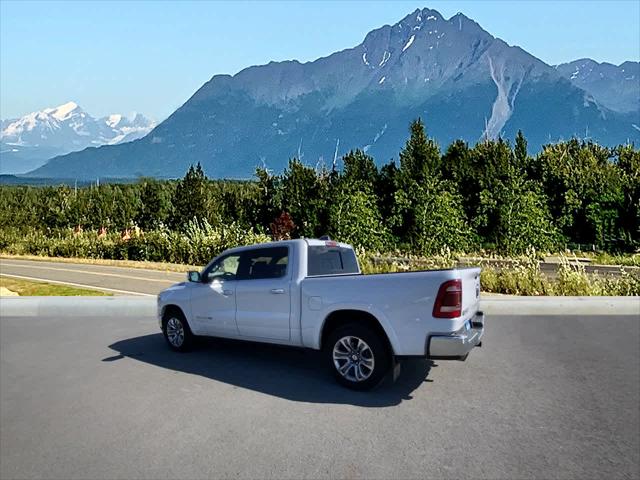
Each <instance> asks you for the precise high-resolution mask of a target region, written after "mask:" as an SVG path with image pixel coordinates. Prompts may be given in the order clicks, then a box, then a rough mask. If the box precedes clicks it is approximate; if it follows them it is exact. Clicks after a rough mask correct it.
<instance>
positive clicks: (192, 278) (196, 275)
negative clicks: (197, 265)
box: [187, 270, 202, 283]
mask: <svg viewBox="0 0 640 480" xmlns="http://www.w3.org/2000/svg"><path fill="white" fill-rule="evenodd" d="M187 281H189V282H194V283H202V277H201V276H200V272H196V271H193V270H192V271H190V272H189V273H187Z"/></svg>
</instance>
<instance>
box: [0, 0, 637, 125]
mask: <svg viewBox="0 0 640 480" xmlns="http://www.w3.org/2000/svg"><path fill="white" fill-rule="evenodd" d="M423 7H429V8H435V9H436V10H438V11H440V13H441V14H442V15H443V16H445V17H446V18H448V17H450V16H452V15H454V14H455V13H456V12H458V11H461V12H463V13H464V14H465V15H467V16H468V17H470V18H473V19H474V20H476V21H477V22H478V23H480V25H482V26H483V27H484V28H485V29H486V30H488V31H489V32H490V33H492V34H493V35H495V36H498V37H500V38H502V39H503V40H505V41H506V42H507V43H509V44H511V45H519V46H521V47H523V48H524V49H525V50H527V51H529V52H530V53H532V54H533V55H535V56H537V57H539V58H540V59H542V60H543V61H545V62H547V63H550V64H556V63H561V62H566V61H570V60H574V59H578V58H583V57H590V58H593V59H595V60H597V61H607V62H611V63H615V64H619V63H621V62H623V61H625V60H636V61H637V60H639V59H640V2H639V1H638V0H622V1H614V0H610V1H588V0H587V1H577V0H575V1H544V0H536V1H528V0H520V1H515V0H512V1H507V0H504V1H482V0H473V1H430V2H428V1H393V2H391V1H375V2H365V1H348V2H344V1H337V0H334V1H330V0H325V1H304V2H302V1H300V2H296V1H287V2H268V1H259V2H221V1H220V2H214V1H210V2H207V1H196V2H170V1H164V2H161V1H151V0H149V1H141V2H124V1H111V2H98V1H88V2H80V1H71V2H57V1H52V0H46V1H43V2H26V1H19V2H18V1H10V0H0V117H1V118H11V117H16V116H20V115H23V114H25V113H28V112H31V111H34V110H40V109H42V108H44V107H46V106H54V105H58V104H62V103H64V102H66V101H69V100H74V101H76V102H78V103H79V104H80V105H81V106H82V107H83V108H84V109H85V110H87V111H88V112H89V113H91V114H92V115H95V116H101V115H106V114H108V113H113V112H119V113H127V114H128V113H131V112H133V111H138V112H141V113H144V114H146V115H148V116H151V117H152V118H155V119H157V120H161V119H163V118H165V117H166V116H168V115H169V114H170V113H171V112H173V111H174V110H175V109H176V108H177V107H179V106H180V105H181V104H182V103H184V102H185V101H186V100H187V99H188V98H189V97H190V96H191V95H192V94H193V92H195V90H196V89H197V88H199V87H200V86H201V85H202V84H203V83H204V82H206V81H207V80H209V79H210V78H211V77H212V76H213V75H215V74H218V73H231V74H233V73H236V72H238V71H239V70H241V69H242V68H244V67H247V66H249V65H256V64H263V63H267V62H269V61H270V60H285V59H298V60H300V61H308V60H314V59H316V58H318V57H320V56H325V55H328V54H330V53H332V52H334V51H336V50H341V49H344V48H348V47H352V46H355V45H357V44H359V43H360V42H361V41H362V39H363V38H364V36H365V34H366V33H367V32H368V31H370V30H372V29H374V28H377V27H380V26H382V25H384V24H393V23H395V22H397V21H398V20H400V19H401V18H402V17H404V16H405V15H407V14H408V13H410V12H412V11H413V10H415V9H416V8H423Z"/></svg>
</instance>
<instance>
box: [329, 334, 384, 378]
mask: <svg viewBox="0 0 640 480" xmlns="http://www.w3.org/2000/svg"><path fill="white" fill-rule="evenodd" d="M354 339H359V340H361V341H362V342H364V344H365V345H366V347H367V348H362V349H360V348H359V347H362V345H361V344H359V342H357V341H355V340H354ZM385 340H386V339H384V338H382V337H381V335H380V334H379V333H378V332H376V331H374V330H372V329H371V328H369V327H367V326H365V325H362V324H360V323H348V324H346V325H343V326H340V327H338V328H336V329H335V330H334V331H333V332H331V333H330V334H329V336H328V338H327V342H326V345H325V349H324V350H325V355H326V359H327V363H328V364H329V368H331V371H332V372H333V374H334V375H335V377H336V379H337V380H338V383H340V384H341V385H344V386H345V387H348V388H351V389H353V390H370V389H371V388H373V387H375V386H377V385H378V384H379V383H380V382H381V381H382V379H383V378H384V377H385V376H386V375H387V373H388V372H389V369H390V368H391V352H390V350H389V347H388V346H387V342H386V341H385ZM338 343H341V345H337V344H338ZM345 344H350V346H351V351H350V352H351V355H350V356H349V357H350V358H349V360H346V357H345V358H334V350H336V354H338V355H339V356H340V357H342V356H343V354H344V352H346V351H347V348H346V346H345ZM368 351H370V353H368ZM353 354H355V355H356V356H357V357H358V358H357V360H356V359H355V357H353V356H352V355H353ZM370 359H372V360H373V363H371V361H370ZM349 362H350V363H351V366H350V367H346V365H347V363H349ZM369 365H372V368H370V367H369ZM340 367H342V370H343V373H341V372H340V370H339V368H340ZM345 368H346V370H345ZM363 374H364V376H363ZM358 376H359V377H360V379H356V378H355V377H358Z"/></svg>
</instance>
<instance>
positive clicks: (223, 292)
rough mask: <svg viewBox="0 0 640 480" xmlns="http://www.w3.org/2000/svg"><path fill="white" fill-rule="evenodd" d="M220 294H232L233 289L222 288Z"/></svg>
mask: <svg viewBox="0 0 640 480" xmlns="http://www.w3.org/2000/svg"><path fill="white" fill-rule="evenodd" d="M222 294H223V295H226V296H229V295H233V290H223V291H222Z"/></svg>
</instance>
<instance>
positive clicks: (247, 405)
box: [0, 316, 640, 479]
mask: <svg viewBox="0 0 640 480" xmlns="http://www.w3.org/2000/svg"><path fill="white" fill-rule="evenodd" d="M639 324H640V319H639V318H638V317H634V316H626V317H602V316H591V317H579V316H573V317H568V316H567V317H553V316H548V317H532V316H521V317H512V318H509V317H497V316H496V317H491V318H488V319H487V332H486V337H485V341H484V346H483V347H482V348H479V349H476V350H475V351H474V352H473V353H472V354H471V356H470V357H469V359H468V360H467V361H466V362H444V361H439V362H437V363H436V364H433V365H432V364H430V363H428V362H426V361H424V360H411V361H406V362H405V363H404V365H403V371H402V374H401V376H400V378H399V379H398V381H397V382H396V383H395V384H390V383H389V382H387V383H386V384H384V385H382V386H381V387H379V388H378V389H377V390H374V391H372V392H352V391H349V390H345V389H343V388H342V387H339V386H338V385H336V384H335V383H334V382H333V379H332V378H331V376H330V374H329V373H328V372H327V371H326V370H324V369H323V368H322V362H321V358H320V356H319V354H317V353H315V352H311V351H304V350H296V349H286V348H279V347H275V346H266V345H256V344H243V343H237V342H230V341H222V340H210V341H207V342H204V344H203V345H202V346H201V347H200V348H198V349H197V350H196V351H194V352H191V353H188V354H178V353H173V352H171V351H169V350H168V348H167V347H166V346H165V345H164V343H163V339H162V337H161V336H160V334H159V333H158V328H157V324H156V322H155V319H153V318H139V319H138V318H132V317H119V318H104V317H93V318H89V317H87V318H83V317H66V318H42V317H22V318H16V317H6V316H5V317H2V318H1V319H0V427H1V428H0V477H1V478H176V477H183V478H204V477H210V478H211V477H215V478H221V477H223V478H231V477H233V478H265V477H266V478H328V477H332V478H362V477H367V478H425V477H429V478H505V479H506V478H508V479H511V478H545V479H549V478H580V479H585V478H594V479H596V478H597V479H602V478H607V479H614V478H638V477H639V476H640V418H639V405H640V349H639V348H638V346H639V344H640V333H639Z"/></svg>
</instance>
